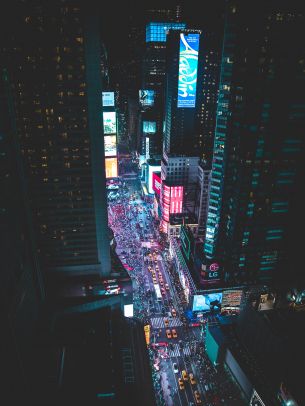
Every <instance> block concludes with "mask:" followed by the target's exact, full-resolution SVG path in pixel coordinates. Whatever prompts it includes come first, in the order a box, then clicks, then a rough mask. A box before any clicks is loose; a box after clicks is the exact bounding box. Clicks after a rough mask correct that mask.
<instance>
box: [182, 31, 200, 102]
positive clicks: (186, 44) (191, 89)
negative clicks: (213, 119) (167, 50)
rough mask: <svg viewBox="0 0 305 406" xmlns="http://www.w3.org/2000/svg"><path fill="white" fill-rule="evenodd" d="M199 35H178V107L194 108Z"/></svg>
mask: <svg viewBox="0 0 305 406" xmlns="http://www.w3.org/2000/svg"><path fill="white" fill-rule="evenodd" d="M198 49H199V34H195V33H193V34H182V33H181V34H180V53H179V75H178V105H177V107H182V108H185V107H188V108H190V107H195V104H196V86H197V66H198Z"/></svg>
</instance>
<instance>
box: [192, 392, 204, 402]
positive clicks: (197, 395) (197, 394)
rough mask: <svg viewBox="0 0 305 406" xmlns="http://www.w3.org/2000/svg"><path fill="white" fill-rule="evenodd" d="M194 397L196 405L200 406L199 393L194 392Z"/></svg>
mask: <svg viewBox="0 0 305 406" xmlns="http://www.w3.org/2000/svg"><path fill="white" fill-rule="evenodd" d="M194 396H195V400H196V405H201V403H202V401H201V397H200V393H199V392H198V390H195V391H194Z"/></svg>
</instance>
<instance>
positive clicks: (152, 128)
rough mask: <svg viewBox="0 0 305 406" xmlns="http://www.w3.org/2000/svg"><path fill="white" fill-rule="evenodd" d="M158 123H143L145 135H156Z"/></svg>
mask: <svg viewBox="0 0 305 406" xmlns="http://www.w3.org/2000/svg"><path fill="white" fill-rule="evenodd" d="M155 132H156V122H155V121H143V133H145V134H155Z"/></svg>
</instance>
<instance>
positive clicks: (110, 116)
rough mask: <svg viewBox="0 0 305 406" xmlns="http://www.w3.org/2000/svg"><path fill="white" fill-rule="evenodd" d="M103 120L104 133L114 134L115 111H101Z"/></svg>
mask: <svg viewBox="0 0 305 406" xmlns="http://www.w3.org/2000/svg"><path fill="white" fill-rule="evenodd" d="M103 122H104V134H105V135H106V134H116V112H115V111H104V112H103Z"/></svg>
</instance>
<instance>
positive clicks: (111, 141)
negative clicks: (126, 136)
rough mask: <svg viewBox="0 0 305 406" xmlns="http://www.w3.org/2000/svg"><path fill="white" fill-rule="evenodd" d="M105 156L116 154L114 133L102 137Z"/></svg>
mask: <svg viewBox="0 0 305 406" xmlns="http://www.w3.org/2000/svg"><path fill="white" fill-rule="evenodd" d="M104 143H105V156H116V154H117V149H116V135H106V136H105V137H104Z"/></svg>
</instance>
